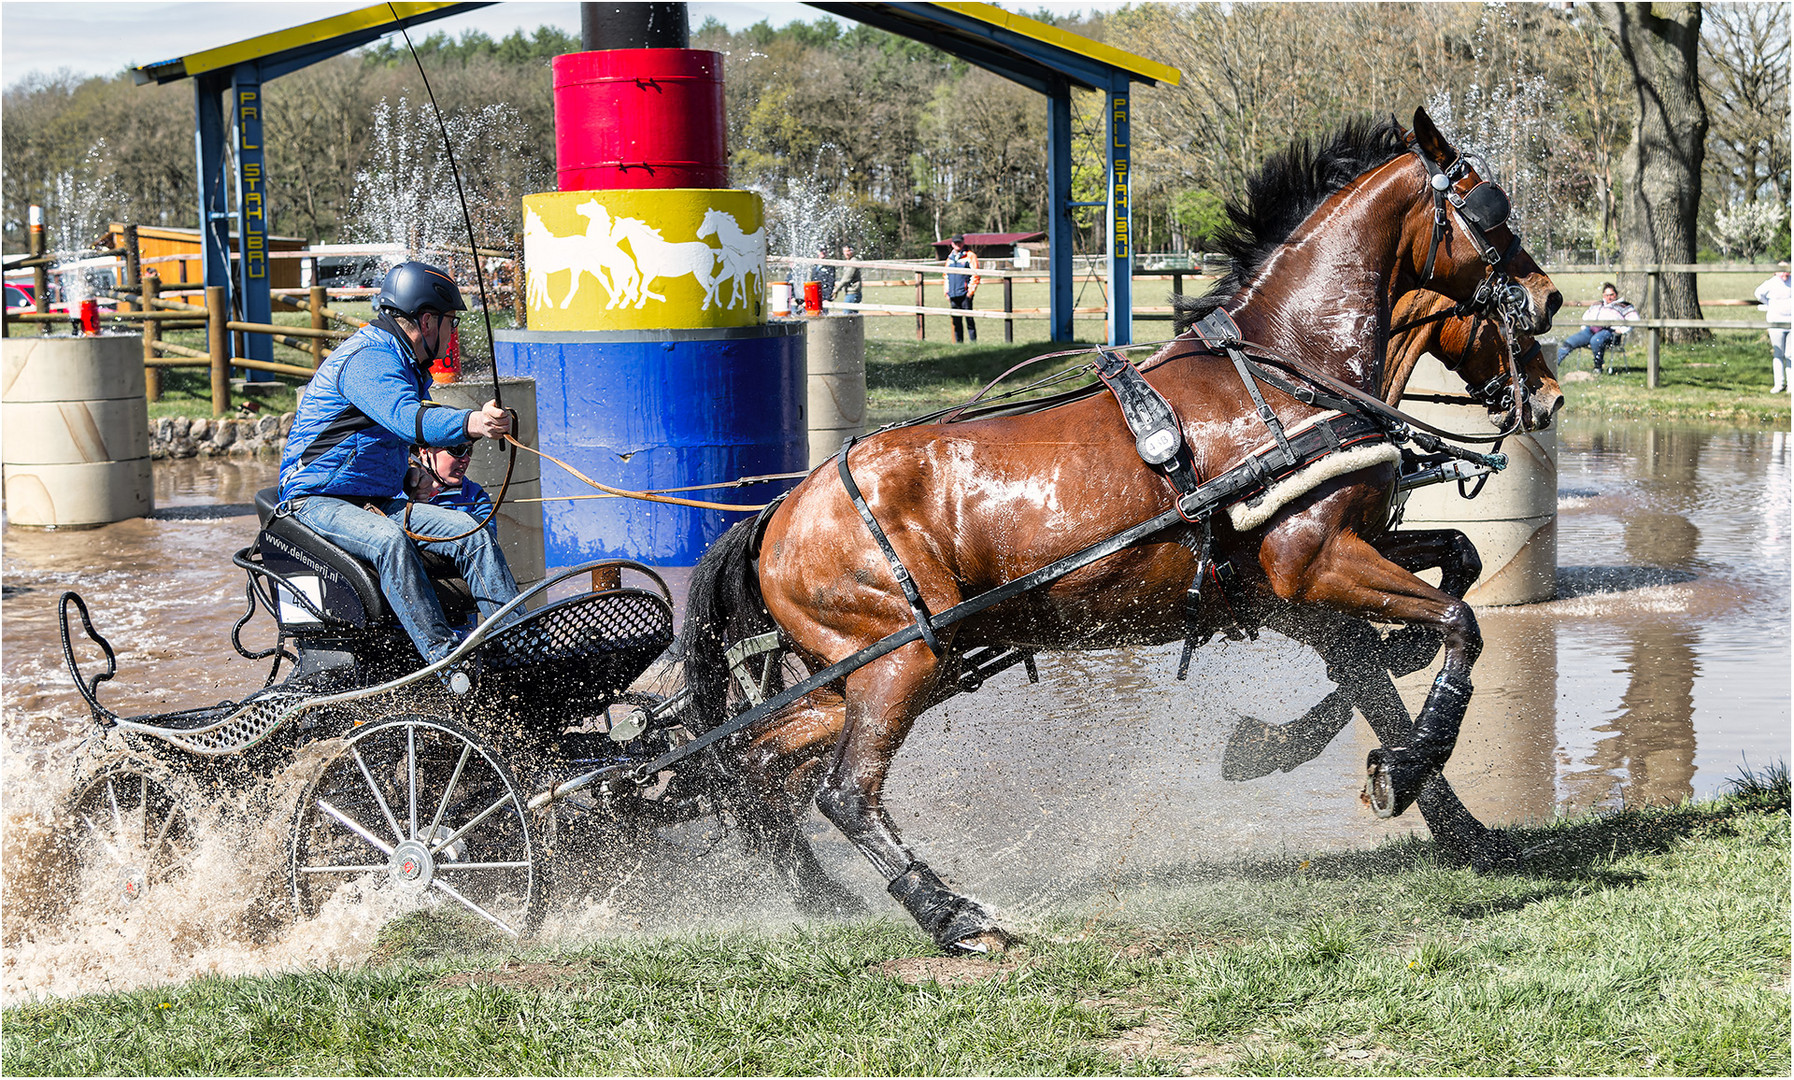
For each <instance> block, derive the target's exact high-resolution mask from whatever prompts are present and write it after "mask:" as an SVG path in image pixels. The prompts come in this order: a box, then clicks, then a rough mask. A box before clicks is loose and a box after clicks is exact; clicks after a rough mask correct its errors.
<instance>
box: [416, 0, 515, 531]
mask: <svg viewBox="0 0 1794 1080" xmlns="http://www.w3.org/2000/svg"><path fill="white" fill-rule="evenodd" d="M386 10H388V11H390V12H392V19H393V21H394V22H396V23H398V24H399V33H400V34H401V35H403V36H404V38H405V48H406V49H408V50H410V52H411V62H412V63H414V64H416V65H417V77H418V78H420V79H422V80H423V81H424V94H425V96H427V97H428V98H429V99H430V111H431V112H432V113H434V114H435V116H436V130H437V131H439V132H441V133H442V153H443V156H445V157H447V158H448V163H449V175H451V176H453V177H454V178H455V195H456V197H457V198H459V199H460V200H461V223H462V224H463V225H465V226H466V227H467V250H468V252H469V254H470V256H471V257H472V259H473V280H474V284H475V285H477V286H478V287H479V290H480V315H481V316H482V317H483V318H484V319H485V322H486V347H487V348H488V349H490V350H491V351H492V400H493V402H495V403H496V404H497V405H498V407H499V408H501V409H502V408H504V406H505V399H504V391H503V390H502V389H500V387H499V385H498V339H497V338H496V337H494V336H493V333H492V303H491V301H490V300H488V299H487V297H486V274H485V272H484V271H483V270H482V269H481V267H480V243H479V240H478V239H477V238H475V236H474V232H473V214H472V213H471V212H470V211H469V210H468V209H467V192H466V190H465V189H464V188H462V186H461V167H460V166H459V165H458V164H456V162H455V147H454V145H453V144H452V143H451V142H450V141H449V133H448V124H447V123H446V122H445V121H444V120H443V119H442V106H441V105H438V104H437V103H436V91H435V90H433V89H431V88H430V76H429V74H428V73H426V72H425V71H424V62H423V58H422V57H420V56H418V55H417V46H416V45H413V44H412V43H411V31H409V30H407V29H405V20H404V18H403V17H402V16H400V15H399V9H398V8H396V7H394V6H393V5H392V3H391V0H388V3H387V5H386ZM513 277H515V275H513ZM516 415H517V414H516V413H514V412H513V413H512V414H511V416H512V419H513V421H515V418H516ZM512 426H513V427H514V426H516V425H515V423H513V425H512ZM505 442H507V443H509V444H510V447H509V449H508V451H507V452H508V453H509V455H510V456H509V458H508V459H507V460H506V462H505V479H504V483H502V484H500V485H499V486H498V495H497V496H496V497H494V498H493V500H492V509H491V510H490V511H488V512H487V514H486V516H485V517H484V518H483V519H481V520H480V522H479V523H478V524H477V525H475V526H474V527H473V528H471V529H469V530H467V531H466V532H464V533H457V534H456V535H454V536H424V535H422V534H420V533H414V532H412V531H411V507H412V506H413V503H412V502H406V504H405V526H404V528H405V535H407V536H409V537H411V538H412V539H413V540H419V541H422V542H424V543H448V542H450V541H453V540H460V539H463V538H464V537H469V536H472V535H473V534H474V533H477V532H479V531H480V530H481V529H483V528H485V527H486V523H487V522H489V521H491V520H492V519H493V517H495V516H496V515H497V514H498V508H499V507H501V506H503V505H504V503H505V492H507V491H509V490H510V489H511V473H512V471H513V470H515V469H516V467H517V447H519V446H521V445H522V444H521V443H519V442H518V441H517V440H516V439H513V438H512V437H511V436H509V435H506V436H505Z"/></svg>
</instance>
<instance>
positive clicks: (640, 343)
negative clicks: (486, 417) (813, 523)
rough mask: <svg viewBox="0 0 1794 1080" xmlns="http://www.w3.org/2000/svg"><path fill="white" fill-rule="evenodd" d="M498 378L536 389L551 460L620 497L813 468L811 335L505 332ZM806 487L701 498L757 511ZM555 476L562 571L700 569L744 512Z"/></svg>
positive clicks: (552, 510)
mask: <svg viewBox="0 0 1794 1080" xmlns="http://www.w3.org/2000/svg"><path fill="white" fill-rule="evenodd" d="M496 336H497V343H496V344H497V354H498V366H499V371H500V372H501V373H502V374H504V375H507V376H509V375H516V376H525V377H528V378H533V379H535V380H536V421H537V425H538V429H539V433H540V444H541V447H542V449H543V450H544V451H545V452H547V453H550V454H553V455H555V456H556V457H558V458H561V459H562V460H564V461H566V462H567V463H568V464H570V465H572V466H573V467H574V468H576V469H579V470H580V471H581V472H583V473H585V474H586V475H587V476H590V477H591V478H592V479H594V480H597V481H599V482H601V483H605V484H609V485H611V486H612V487H620V488H627V489H629V490H632V491H643V490H649V489H659V488H676V487H689V486H691V485H695V484H713V483H719V482H724V481H729V480H734V479H736V478H737V477H742V476H765V475H768V474H772V473H785V472H799V471H802V470H803V469H804V468H806V467H807V465H808V461H809V442H808V436H807V434H806V431H805V428H806V424H805V417H804V406H805V400H806V386H805V378H804V337H803V326H802V325H801V324H798V323H772V324H769V325H765V326H743V327H729V328H716V329H703V330H632V331H616V332H581V331H531V330H510V331H499V332H498V334H497V335H496ZM795 483H796V481H783V482H779V483H769V484H755V485H753V486H751V487H746V488H740V489H727V490H721V491H693V492H688V493H686V495H687V497H689V498H694V499H702V500H706V501H710V502H740V503H743V504H745V505H750V506H757V505H758V504H760V503H764V502H766V501H768V500H769V499H771V498H772V497H773V496H775V495H777V494H778V493H779V492H781V491H784V490H786V489H788V488H790V487H792V486H793V485H794V484H795ZM591 494H595V492H593V491H592V489H591V488H589V487H587V486H586V485H585V484H582V483H581V482H580V481H579V480H578V479H576V478H575V477H573V476H570V475H568V474H567V472H566V471H565V470H563V469H561V468H560V467H558V466H556V465H554V464H553V463H550V462H544V463H543V465H542V495H543V498H544V500H545V501H544V503H543V515H542V519H543V547H544V554H545V556H546V561H547V563H548V565H549V566H550V567H561V566H573V565H575V564H577V563H580V562H584V561H586V560H588V559H600V558H627V559H636V560H638V561H640V562H644V563H649V564H651V565H656V566H691V565H693V564H695V563H696V562H697V561H698V557H699V556H700V555H702V554H703V553H704V549H705V548H707V547H708V546H709V545H710V543H711V541H713V540H715V539H716V538H717V537H719V536H721V535H722V534H723V532H724V530H726V529H727V528H728V527H729V526H730V525H733V524H734V523H735V522H736V521H739V520H740V519H741V517H742V515H741V514H735V513H729V512H726V511H720V510H698V509H695V508H692V507H685V506H670V505H667V504H664V503H648V502H641V501H638V500H633V499H578V500H572V499H564V498H562V499H557V498H556V497H557V496H571V495H591Z"/></svg>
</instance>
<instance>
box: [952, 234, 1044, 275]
mask: <svg viewBox="0 0 1794 1080" xmlns="http://www.w3.org/2000/svg"><path fill="white" fill-rule="evenodd" d="M965 238H966V247H968V248H971V249H972V253H973V254H975V255H977V256H978V257H979V258H980V259H1014V260H1015V261H1016V265H1017V266H1019V267H1021V268H1023V269H1026V268H1027V266H1028V263H1029V261H1030V260H1031V259H1038V258H1042V257H1044V256H1045V255H1046V238H1047V234H1046V233H1044V232H969V233H966V234H965ZM952 249H953V242H952V241H951V240H936V241H935V242H934V253H935V257H936V258H938V259H943V260H944V259H946V257H947V252H949V251H951V250H952Z"/></svg>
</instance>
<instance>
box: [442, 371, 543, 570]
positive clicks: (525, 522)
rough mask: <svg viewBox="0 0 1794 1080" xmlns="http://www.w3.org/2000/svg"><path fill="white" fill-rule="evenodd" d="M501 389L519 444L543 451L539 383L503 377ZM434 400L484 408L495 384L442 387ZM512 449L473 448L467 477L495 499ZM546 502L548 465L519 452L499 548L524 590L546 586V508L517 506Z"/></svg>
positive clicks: (485, 442) (478, 381) (501, 513)
mask: <svg viewBox="0 0 1794 1080" xmlns="http://www.w3.org/2000/svg"><path fill="white" fill-rule="evenodd" d="M499 388H500V389H501V390H502V391H503V394H504V404H505V407H506V408H507V409H516V410H517V427H518V430H517V432H516V435H517V440H518V441H519V442H521V443H523V444H524V445H526V446H540V445H541V443H540V442H539V441H538V439H537V434H536V380H534V379H514V378H502V379H500V380H499ZM430 396H431V398H433V399H434V400H436V401H438V402H440V403H442V404H444V405H447V406H449V407H450V408H453V409H478V408H480V407H481V406H483V405H485V404H486V402H488V401H491V400H492V380H491V378H490V377H487V378H483V379H482V378H479V377H477V376H475V377H472V378H464V379H462V380H461V381H460V382H453V383H444V384H440V385H438V386H436V387H434V388H433V389H432V390H431V392H430ZM510 450H511V447H510V445H509V444H507V443H506V442H505V441H504V440H503V439H480V440H477V441H476V442H475V443H474V444H473V461H472V462H471V463H469V464H468V466H467V475H468V477H469V478H470V479H472V480H473V481H474V482H475V483H477V484H479V485H480V486H481V487H483V488H485V489H486V491H487V493H488V494H490V495H491V496H492V497H493V498H495V499H496V498H498V489H499V487H500V485H502V484H503V483H504V481H505V463H506V461H507V460H508V459H509V457H510ZM541 497H542V460H541V459H540V458H538V457H537V456H536V455H534V454H532V453H529V452H528V451H525V450H519V451H517V466H516V468H514V469H513V470H512V471H511V487H510V490H508V491H506V492H505V504H504V505H503V506H501V507H499V509H498V544H499V547H500V548H502V549H503V550H504V553H505V560H506V561H507V562H509V563H510V564H511V576H512V577H515V578H516V579H517V584H519V585H525V586H527V585H529V584H530V583H531V582H536V581H540V580H542V578H543V576H544V575H545V574H546V573H547V570H546V569H545V566H546V564H545V563H544V562H543V558H542V504H541V503H539V502H521V501H517V500H522V499H540V498H541Z"/></svg>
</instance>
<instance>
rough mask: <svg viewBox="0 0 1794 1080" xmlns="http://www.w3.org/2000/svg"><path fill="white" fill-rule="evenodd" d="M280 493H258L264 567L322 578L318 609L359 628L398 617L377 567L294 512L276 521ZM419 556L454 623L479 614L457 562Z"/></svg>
mask: <svg viewBox="0 0 1794 1080" xmlns="http://www.w3.org/2000/svg"><path fill="white" fill-rule="evenodd" d="M279 491H280V489H279V488H273V487H269V488H263V489H262V490H260V491H258V492H256V493H255V513H256V517H257V518H258V519H259V520H260V521H261V525H262V533H261V536H260V537H258V538H257V546H258V547H260V549H261V552H262V560H263V563H264V565H266V566H267V568H268V569H269V570H271V571H273V572H275V573H277V574H280V575H282V576H283V577H291V576H294V575H308V576H314V577H318V578H320V579H321V580H322V581H323V582H324V583H325V587H324V588H323V590H322V600H321V603H320V604H319V606H320V607H321V608H322V609H323V611H324V613H325V614H327V615H330V616H333V617H335V618H339V619H342V620H344V621H345V622H348V623H351V624H354V625H356V626H373V625H376V624H378V623H381V622H385V621H388V620H391V619H393V615H392V609H391V608H390V606H389V605H388V604H387V602H386V596H385V594H384V593H383V592H381V590H380V575H379V573H378V572H377V571H375V569H374V568H373V566H372V565H370V564H369V563H367V562H365V561H364V560H362V559H360V558H359V557H357V556H355V555H352V554H350V553H349V552H347V551H345V550H343V549H342V548H340V547H338V546H337V545H336V544H334V543H332V542H331V541H330V540H328V539H327V538H325V537H324V536H321V535H319V534H318V533H317V532H315V531H313V530H312V529H311V528H310V527H309V526H307V525H306V524H305V523H304V522H302V521H300V520H299V519H298V518H297V517H295V516H293V515H292V514H281V515H280V516H278V517H276V516H275V514H274V509H275V507H276V506H278V505H279ZM418 554H419V555H420V556H422V558H423V563H424V573H425V574H427V575H428V576H429V578H430V584H431V585H432V586H434V587H435V589H436V597H437V599H438V600H439V601H441V603H442V610H443V614H444V615H446V616H447V617H448V620H449V622H450V623H459V622H461V621H462V620H464V619H466V618H467V617H468V616H470V615H472V614H474V613H475V612H476V611H477V610H478V608H477V606H476V605H475V604H474V600H473V592H472V590H470V589H469V588H468V586H467V583H466V582H465V581H463V580H461V571H460V569H459V568H458V567H456V566H455V563H454V560H453V559H450V558H447V557H446V556H443V555H438V554H436V553H435V552H430V551H419V552H418Z"/></svg>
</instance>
